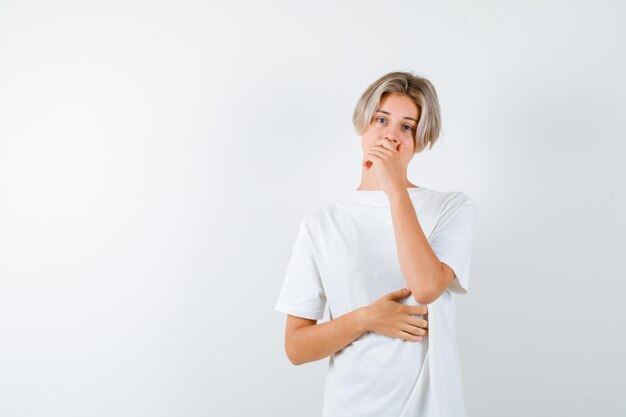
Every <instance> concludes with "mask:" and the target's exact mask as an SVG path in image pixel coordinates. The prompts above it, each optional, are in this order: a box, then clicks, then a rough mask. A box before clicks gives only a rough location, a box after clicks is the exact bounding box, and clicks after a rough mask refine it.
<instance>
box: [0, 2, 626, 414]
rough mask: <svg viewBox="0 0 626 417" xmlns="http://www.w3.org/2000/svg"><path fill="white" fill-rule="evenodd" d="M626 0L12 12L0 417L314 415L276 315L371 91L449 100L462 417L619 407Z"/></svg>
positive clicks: (86, 6) (441, 166) (340, 187)
mask: <svg viewBox="0 0 626 417" xmlns="http://www.w3.org/2000/svg"><path fill="white" fill-rule="evenodd" d="M625 12H626V9H625V7H624V5H623V3H622V2H619V1H593V2H591V1H587V2H582V1H531V2H514V1H510V2H498V1H428V2H424V1H422V2H418V1H414V2H409V1H386V2H370V1H344V2H331V1H324V2H290V1H283V2H277V1H273V2H270V1H266V2H253V1H249V2H248V1H246V2H243V1H238V2H223V1H220V2H202V1H182V0H177V1H169V2H167V1H159V2H148V1H106V2H105V1H101V2H84V1H74V2H71V1H62V2H46V1H38V2H31V1H20V2H17V1H14V2H7V1H4V2H2V3H0V415H1V416H3V417H23V416H24V417H25V416H63V417H70V416H72V417H73V416H76V417H78V416H81V417H82V416H129V417H130V416H133V417H134V416H152V417H157V416H248V415H268V416H270V415H271V416H301V417H306V416H311V417H313V416H319V415H320V411H321V406H322V394H323V384H324V378H325V373H326V366H327V359H325V360H322V361H319V362H315V363H310V364H306V365H303V366H299V367H296V366H293V365H291V364H290V362H289V361H288V359H287V357H286V356H285V353H284V350H283V343H284V340H283V337H284V324H285V317H284V314H281V313H278V312H276V311H274V310H273V306H274V303H275V301H276V298H277V296H278V292H279V289H280V286H281V284H282V279H283V276H284V273H285V271H286V266H287V261H288V258H289V255H290V251H291V248H292V244H293V242H294V239H295V234H296V231H297V225H298V222H299V221H300V219H301V218H302V216H303V215H304V214H305V213H306V212H308V211H310V210H313V209H315V208H318V207H321V206H322V205H324V204H327V203H330V202H332V201H334V200H335V199H337V198H340V197H341V196H343V195H344V194H345V193H346V192H349V191H351V190H353V189H355V188H356V187H357V186H358V184H359V181H360V162H361V156H362V152H361V142H360V141H361V139H360V137H358V136H357V135H356V134H355V133H354V130H353V128H352V125H351V117H352V111H353V109H354V105H355V104H356V101H357V99H358V97H359V96H360V94H361V93H362V92H363V90H364V89H365V88H366V87H367V86H368V85H369V84H370V83H371V82H373V81H374V80H375V79H376V78H378V77H379V76H381V75H383V74H385V73H387V72H390V71H396V70H400V71H413V72H414V73H416V74H418V75H422V76H425V77H427V78H429V79H430V80H431V81H432V82H433V84H434V85H435V87H436V89H437V91H438V94H439V99H440V104H441V107H442V121H443V132H442V135H441V138H440V141H439V143H438V144H436V145H435V147H434V148H433V150H432V151H426V152H424V153H422V154H418V155H416V156H415V158H414V160H413V162H412V164H411V166H410V172H409V178H410V179H411V181H413V182H414V183H416V184H418V185H421V186H424V187H428V188H434V189H438V190H461V191H464V192H466V193H467V194H468V195H470V196H471V197H472V198H473V199H474V200H475V202H476V203H477V206H478V210H479V215H478V226H477V227H478V228H477V233H476V239H475V243H474V251H473V258H472V273H471V277H470V293H469V294H467V295H465V296H460V297H457V298H456V300H457V309H458V344H459V349H460V355H461V360H462V364H463V384H464V393H465V399H466V405H467V410H468V413H469V414H470V416H473V417H478V416H483V417H487V416H509V417H513V416H520V417H522V416H555V415H560V416H564V415H567V416H571V417H574V416H589V415H595V416H618V415H620V416H621V415H624V412H625V409H626V397H624V395H623V376H624V374H625V373H626V363H625V359H624V356H623V352H624V350H625V348H626V346H625V338H624V335H623V329H624V327H625V326H626V323H625V319H624V313H623V296H624V290H625V289H626V285H625V284H624V282H625V278H626V275H625V274H624V268H623V265H622V264H623V261H624V259H625V257H626V245H625V244H624V236H625V234H626V222H625V220H624V213H626V193H625V191H624V185H625V184H624V180H623V179H624V178H625V177H626V168H625V164H624V163H625V162H626V160H625V157H624V155H625V152H626V144H625V140H626V137H625V133H626V122H625V117H624V114H625V113H624V110H625V106H624V102H625V100H626V96H625V91H626V89H625V87H626V83H625V81H624V80H625V79H624V74H625V73H626V59H625V57H624V53H623V51H624V42H623V40H624V39H625V38H626V29H625V28H624V25H623V16H624V13H625Z"/></svg>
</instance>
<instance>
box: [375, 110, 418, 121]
mask: <svg viewBox="0 0 626 417" xmlns="http://www.w3.org/2000/svg"><path fill="white" fill-rule="evenodd" d="M376 113H385V114H389V115H391V113H389V112H388V111H384V110H380V109H376ZM405 119H409V120H413V121H414V122H415V123H417V120H416V119H414V118H412V117H405Z"/></svg>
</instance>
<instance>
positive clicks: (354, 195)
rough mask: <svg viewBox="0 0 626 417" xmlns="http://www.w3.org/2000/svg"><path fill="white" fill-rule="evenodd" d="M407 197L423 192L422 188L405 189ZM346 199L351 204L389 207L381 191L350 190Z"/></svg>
mask: <svg viewBox="0 0 626 417" xmlns="http://www.w3.org/2000/svg"><path fill="white" fill-rule="evenodd" d="M406 190H407V192H408V193H409V197H412V196H414V195H416V194H418V193H420V192H422V191H424V190H425V188H424V187H406ZM347 198H348V199H350V200H351V201H353V202H356V203H361V204H365V205H374V206H383V207H385V206H386V207H388V206H389V197H388V196H387V193H386V192H385V191H383V190H352V191H350V192H349V193H348V194H347Z"/></svg>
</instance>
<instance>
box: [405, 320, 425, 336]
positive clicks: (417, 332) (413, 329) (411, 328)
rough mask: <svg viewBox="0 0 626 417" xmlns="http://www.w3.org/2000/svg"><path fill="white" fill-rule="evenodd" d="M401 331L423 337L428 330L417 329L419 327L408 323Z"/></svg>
mask: <svg viewBox="0 0 626 417" xmlns="http://www.w3.org/2000/svg"><path fill="white" fill-rule="evenodd" d="M400 329H402V330H404V331H405V332H407V333H410V334H412V335H415V336H423V335H424V333H426V330H424V329H422V328H421V327H417V326H411V325H410V324H408V323H404V324H403V325H402V326H401V327H400Z"/></svg>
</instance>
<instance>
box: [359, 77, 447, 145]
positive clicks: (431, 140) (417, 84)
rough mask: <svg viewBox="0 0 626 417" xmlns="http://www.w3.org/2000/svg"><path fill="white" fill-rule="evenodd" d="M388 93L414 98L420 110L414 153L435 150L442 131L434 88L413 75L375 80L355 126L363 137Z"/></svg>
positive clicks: (369, 88) (361, 104)
mask: <svg viewBox="0 0 626 417" xmlns="http://www.w3.org/2000/svg"><path fill="white" fill-rule="evenodd" d="M387 93H402V94H405V95H406V96H408V97H410V98H412V99H413V101H414V102H415V104H416V105H417V108H418V110H419V116H418V123H417V129H416V132H415V137H414V138H413V141H414V144H415V153H418V152H421V151H423V150H424V149H426V148H427V147H429V148H428V149H430V148H432V147H433V145H434V144H435V142H437V139H438V138H439V134H440V132H441V112H440V109H439V101H438V99H437V92H436V91H435V87H433V85H432V84H431V82H430V81H428V80H427V79H426V78H424V77H420V76H417V75H413V74H412V73H410V72H397V71H396V72H390V73H389V74H386V75H383V76H382V77H380V78H379V79H377V80H376V81H374V82H373V83H372V84H371V85H370V86H369V87H368V88H367V90H365V92H364V93H363V95H362V96H361V98H360V99H359V101H358V102H357V105H356V108H355V109H354V114H353V115H352V124H353V125H354V129H355V130H356V133H357V134H358V135H359V136H362V135H363V134H364V133H365V131H366V130H367V128H368V127H369V125H370V123H371V122H372V117H373V115H374V112H375V111H376V108H377V107H378V105H379V104H380V101H381V99H382V98H383V96H384V95H385V94H387Z"/></svg>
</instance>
